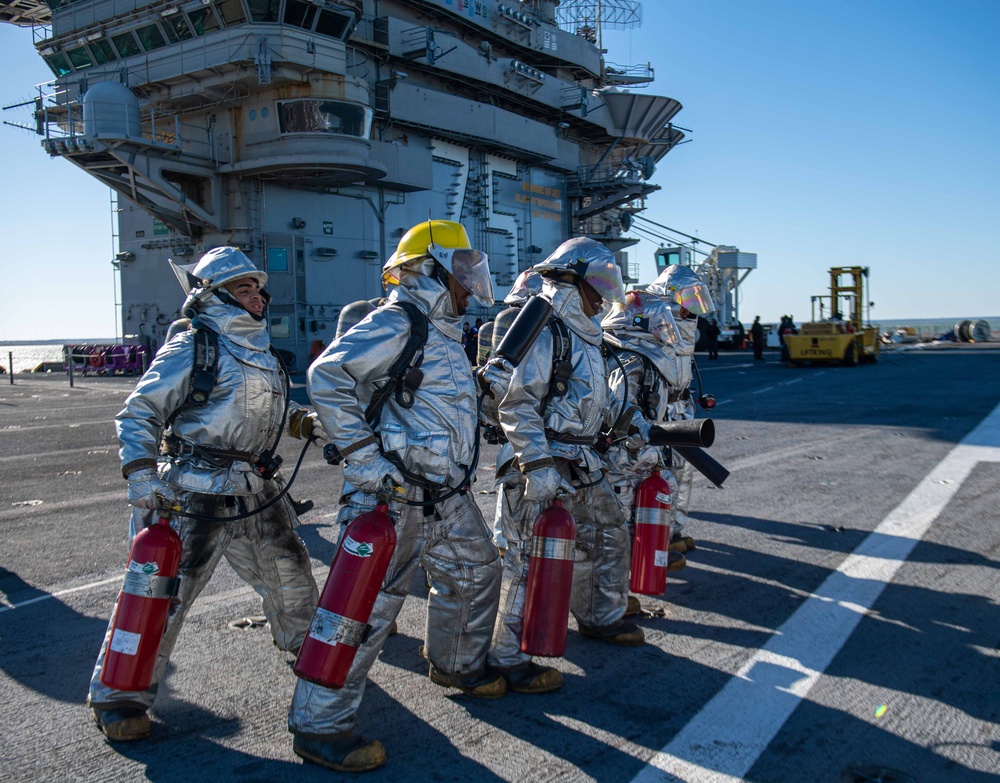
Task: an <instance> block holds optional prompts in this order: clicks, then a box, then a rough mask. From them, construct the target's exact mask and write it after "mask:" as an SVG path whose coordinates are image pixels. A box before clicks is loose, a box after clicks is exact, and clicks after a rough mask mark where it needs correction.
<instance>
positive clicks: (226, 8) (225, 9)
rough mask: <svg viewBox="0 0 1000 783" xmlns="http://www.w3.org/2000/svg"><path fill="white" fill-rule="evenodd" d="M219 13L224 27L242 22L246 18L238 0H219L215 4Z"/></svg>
mask: <svg viewBox="0 0 1000 783" xmlns="http://www.w3.org/2000/svg"><path fill="white" fill-rule="evenodd" d="M216 8H218V9H219V15H220V16H221V17H222V21H223V23H224V24H225V25H226V27H232V26H233V25H234V24H243V23H244V22H245V21H246V20H247V15H246V12H245V11H244V10H243V3H241V2H240V0H221V2H219V3H217V4H216Z"/></svg>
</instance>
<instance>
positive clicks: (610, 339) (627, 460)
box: [604, 319, 678, 519]
mask: <svg viewBox="0 0 1000 783" xmlns="http://www.w3.org/2000/svg"><path fill="white" fill-rule="evenodd" d="M604 329H605V331H604V339H605V341H606V342H607V343H608V344H609V345H611V346H612V347H613V348H614V349H615V354H616V356H617V358H618V361H620V362H621V363H622V367H624V369H625V373H624V374H623V373H622V370H621V368H619V367H618V364H617V362H615V361H614V360H613V359H611V360H609V362H608V368H609V370H610V374H609V376H608V385H609V386H610V388H611V392H612V393H613V394H614V395H615V397H617V398H618V399H624V398H625V395H626V387H627V395H628V396H627V399H628V402H629V404H631V405H638V406H639V409H640V411H641V413H642V415H643V417H644V418H645V419H646V421H648V422H649V423H650V424H664V423H666V422H667V421H669V419H668V409H669V403H668V402H667V396H668V393H669V389H670V388H676V386H677V377H678V376H677V361H676V357H675V355H674V351H673V347H672V346H667V345H663V344H662V343H660V342H659V341H658V340H656V338H654V337H653V336H652V335H650V334H649V333H647V332H640V331H626V330H625V329H623V328H617V327H616V326H614V325H613V324H612V325H609V322H608V320H607V319H605V321H604ZM637 354H638V355H637ZM643 357H644V358H645V359H646V360H647V361H643ZM647 363H648V366H649V367H650V368H651V370H652V372H654V373H656V374H657V378H656V380H657V381H658V386H659V388H658V395H659V399H658V400H656V401H655V402H656V405H655V407H653V406H650V405H649V404H648V403H647V405H646V406H645V407H643V406H642V405H640V402H641V400H640V392H641V390H642V386H643V383H644V382H645V381H646V375H647ZM632 445H633V444H631V443H628V442H627V441H626V442H620V443H617V444H614V445H612V446H611V448H610V449H608V451H607V453H606V454H605V455H604V461H605V466H606V467H605V470H606V474H607V477H608V481H609V482H610V483H611V485H612V486H613V487H614V490H615V493H616V494H617V496H618V502H619V504H620V505H621V507H622V513H624V514H625V516H626V518H628V519H631V516H632V503H633V500H634V495H635V488H636V487H638V486H639V484H640V483H641V482H642V481H643V479H645V478H646V477H648V476H649V475H650V473H651V472H652V471H653V469H654V468H656V467H657V466H662V467H664V468H665V470H664V471H663V476H664V478H666V479H667V481H668V482H670V483H671V484H673V483H674V482H673V481H672V480H671V479H672V477H671V475H670V473H671V469H670V465H668V464H666V459H665V456H664V449H663V448H662V447H659V446H650V445H649V444H648V443H642V444H635V445H636V446H638V448H630V446H632ZM671 489H673V487H671Z"/></svg>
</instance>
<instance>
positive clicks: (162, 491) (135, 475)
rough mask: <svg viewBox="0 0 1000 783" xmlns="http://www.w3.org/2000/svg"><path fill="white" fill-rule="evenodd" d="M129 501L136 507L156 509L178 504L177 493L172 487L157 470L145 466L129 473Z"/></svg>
mask: <svg viewBox="0 0 1000 783" xmlns="http://www.w3.org/2000/svg"><path fill="white" fill-rule="evenodd" d="M128 502H129V503H130V504H131V505H133V506H135V507H136V508H150V509H154V510H155V509H158V508H163V507H164V506H169V505H177V495H176V493H175V492H174V490H173V488H172V487H170V486H169V485H167V484H164V483H163V482H162V481H161V480H160V477H159V476H157V475H156V471H155V470H153V469H152V468H143V469H142V470H136V471H133V472H132V473H130V474H129V477H128Z"/></svg>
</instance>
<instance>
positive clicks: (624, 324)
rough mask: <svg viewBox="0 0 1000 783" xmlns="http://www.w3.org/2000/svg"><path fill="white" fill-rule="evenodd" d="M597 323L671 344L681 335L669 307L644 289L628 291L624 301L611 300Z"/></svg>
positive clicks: (608, 328)
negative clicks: (619, 302) (606, 310)
mask: <svg viewBox="0 0 1000 783" xmlns="http://www.w3.org/2000/svg"><path fill="white" fill-rule="evenodd" d="M601 325H602V326H603V327H604V330H605V331H612V332H623V331H628V332H636V333H639V334H645V335H648V336H649V337H650V338H651V339H653V340H655V341H657V342H659V343H660V344H661V345H673V344H675V343H677V342H679V341H680V339H681V338H680V333H679V332H678V329H677V322H676V321H675V320H674V316H673V313H671V312H670V307H669V306H668V305H667V303H666V302H664V301H663V299H661V298H660V297H659V296H657V295H656V294H651V293H648V292H646V291H629V292H628V293H627V294H626V295H625V304H624V305H622V304H617V303H616V304H614V305H613V306H612V307H611V312H610V313H608V315H607V316H605V318H604V320H603V321H602V322H601Z"/></svg>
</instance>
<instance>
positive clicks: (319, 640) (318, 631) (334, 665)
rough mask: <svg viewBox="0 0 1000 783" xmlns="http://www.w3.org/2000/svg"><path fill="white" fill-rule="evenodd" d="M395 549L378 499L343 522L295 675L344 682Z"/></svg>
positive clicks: (365, 633)
mask: <svg viewBox="0 0 1000 783" xmlns="http://www.w3.org/2000/svg"><path fill="white" fill-rule="evenodd" d="M395 549H396V530H395V528H394V527H393V526H392V519H390V517H389V505H388V503H384V502H380V503H378V505H376V506H375V510H374V511H369V512H367V513H365V514H361V515H360V516H358V517H355V518H354V520H352V521H351V523H350V524H349V525H348V526H347V528H346V529H345V530H344V535H343V540H342V542H341V544H340V546H339V547H338V548H337V554H335V555H334V556H333V563H332V564H331V565H330V573H329V575H328V576H327V578H326V584H325V585H324V587H323V594H322V595H321V596H320V597H319V605H318V606H317V607H316V612H315V613H314V614H313V619H312V623H311V624H310V625H309V633H308V635H307V636H306V638H305V641H303V642H302V647H300V648H299V654H298V657H297V658H296V659H295V666H294V668H293V671H294V672H295V674H296V675H297V676H299V677H301V678H302V679H303V680H308V681H309V682H314V683H316V684H317V685H322V686H324V687H326V688H342V687H344V683H345V682H346V681H347V673H348V671H350V669H351V664H352V663H353V662H354V656H355V655H356V654H357V652H358V647H360V646H361V643H362V642H364V640H365V639H366V638H368V631H369V630H370V628H369V625H368V618H369V617H371V613H372V607H373V606H374V605H375V599H376V598H377V597H378V591H379V588H380V587H381V586H382V580H383V579H385V573H386V571H388V570H389V561H390V560H391V559H392V553H393V552H394V551H395Z"/></svg>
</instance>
